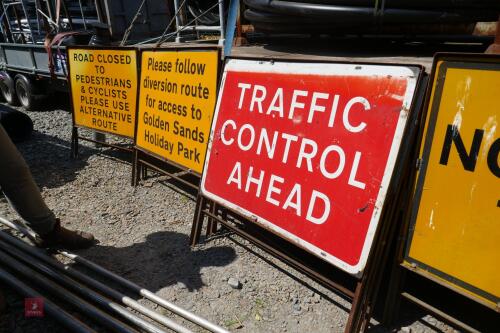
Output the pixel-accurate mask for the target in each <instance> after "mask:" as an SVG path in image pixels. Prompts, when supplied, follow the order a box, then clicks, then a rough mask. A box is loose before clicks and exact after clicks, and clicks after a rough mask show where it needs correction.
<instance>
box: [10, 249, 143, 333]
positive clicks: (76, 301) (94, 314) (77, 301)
mask: <svg viewBox="0 0 500 333" xmlns="http://www.w3.org/2000/svg"><path fill="white" fill-rule="evenodd" d="M0 262H2V263H3V264H5V265H7V266H9V267H10V268H11V269H12V270H14V271H16V272H17V273H19V274H21V275H23V276H24V277H25V278H28V279H31V280H32V281H34V282H35V283H36V284H37V285H39V286H40V287H42V288H43V289H46V290H47V291H49V292H50V293H52V294H54V295H56V296H57V297H58V298H60V299H62V300H63V301H65V302H68V303H70V304H72V305H74V306H76V307H77V308H79V309H80V310H81V311H82V313H83V314H85V315H86V316H88V317H89V318H94V319H95V320H96V321H98V322H100V323H101V324H102V325H103V326H106V327H107V328H109V329H111V330H113V331H115V332H120V333H136V332H137V331H136V330H134V329H132V328H130V327H129V326H128V325H125V324H123V323H120V322H119V321H117V320H116V319H114V318H113V317H111V316H110V315H108V314H106V313H104V312H103V311H101V310H99V309H97V308H96V307H94V306H93V305H91V304H90V303H88V302H86V301H84V300H83V299H81V298H79V297H78V296H75V295H74V294H72V293H70V292H69V291H68V290H66V289H64V288H62V287H61V286H59V285H57V284H55V283H54V282H52V281H50V280H48V279H47V278H45V277H44V276H42V275H41V274H39V273H37V272H35V271H33V270H32V269H29V268H28V267H26V266H25V265H23V264H21V263H19V262H18V261H16V260H14V259H12V258H11V257H10V256H8V255H6V254H5V253H3V252H0Z"/></svg>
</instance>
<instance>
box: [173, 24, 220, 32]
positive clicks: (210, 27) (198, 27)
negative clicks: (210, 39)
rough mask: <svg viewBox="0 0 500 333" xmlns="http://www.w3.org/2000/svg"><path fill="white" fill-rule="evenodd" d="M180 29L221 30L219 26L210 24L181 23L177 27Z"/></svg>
mask: <svg viewBox="0 0 500 333" xmlns="http://www.w3.org/2000/svg"><path fill="white" fill-rule="evenodd" d="M178 28H179V29H180V31H185V30H186V31H189V30H195V31H219V32H221V28H220V26H211V25H181V26H179V27H178Z"/></svg>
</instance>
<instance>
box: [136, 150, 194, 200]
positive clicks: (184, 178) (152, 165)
mask: <svg viewBox="0 0 500 333" xmlns="http://www.w3.org/2000/svg"><path fill="white" fill-rule="evenodd" d="M133 166H134V167H133V169H132V170H133V171H132V184H133V185H134V186H137V185H138V184H139V181H140V180H145V179H147V178H148V170H149V169H152V170H154V171H156V172H158V173H160V174H163V175H165V176H167V177H168V178H171V179H174V180H176V181H178V182H180V183H182V184H183V185H185V186H187V187H188V188H190V189H192V190H195V191H198V188H199V185H200V175H199V174H197V173H196V172H194V171H193V170H190V169H187V168H185V167H182V166H180V165H177V164H175V163H172V162H171V161H167V160H165V159H162V158H159V157H156V156H151V155H150V153H145V152H143V151H142V150H140V149H135V151H134V161H133Z"/></svg>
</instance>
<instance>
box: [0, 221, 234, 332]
mask: <svg viewBox="0 0 500 333" xmlns="http://www.w3.org/2000/svg"><path fill="white" fill-rule="evenodd" d="M0 222H1V223H3V224H4V225H6V226H8V227H10V228H12V229H15V230H17V231H19V232H21V233H23V234H27V235H30V237H34V236H35V234H34V233H33V232H32V231H30V230H28V229H26V228H24V227H22V226H18V225H16V224H14V223H12V222H10V221H8V220H6V219H4V218H2V217H0ZM0 238H1V239H3V240H5V241H7V242H9V243H10V244H12V245H14V246H17V247H19V248H21V249H23V250H26V251H27V252H29V253H30V254H31V253H33V255H35V254H34V253H38V251H37V250H36V249H35V248H33V247H31V246H29V245H28V244H26V243H24V242H22V241H20V240H18V239H16V238H14V237H10V236H7V235H6V234H5V233H3V232H0ZM58 252H59V253H60V254H62V255H63V256H65V257H67V258H69V259H71V260H73V261H75V262H77V263H79V264H81V265H83V266H86V267H87V268H90V269H92V270H93V271H95V272H97V273H100V274H102V275H103V276H105V277H106V278H108V279H110V280H113V281H115V282H117V283H119V284H121V285H122V286H124V287H126V288H129V289H130V290H132V291H134V292H136V293H137V294H139V295H141V296H143V297H144V298H146V299H148V300H150V301H152V302H154V303H156V304H158V305H160V306H162V307H164V308H165V309H167V310H169V311H171V312H173V313H175V314H177V315H179V316H181V317H183V318H185V319H187V320H189V321H191V322H193V323H195V324H197V325H199V326H201V327H203V328H205V329H207V330H209V331H210V332H214V333H229V331H227V330H225V329H224V328H222V327H220V326H218V325H216V324H213V323H211V322H210V321H208V320H206V319H204V318H202V317H200V316H198V315H196V314H194V313H192V312H189V311H187V310H185V309H183V308H181V307H179V306H177V305H175V304H174V303H171V302H169V301H167V300H165V299H164V298H161V297H159V296H158V295H156V294H154V293H153V292H151V291H149V290H147V289H145V288H142V287H141V286H139V285H137V284H135V283H134V282H132V281H129V280H127V279H125V278H123V277H121V276H119V275H117V274H115V273H113V272H110V271H108V270H107V269H105V268H104V267H102V266H99V265H97V264H96V263H93V262H91V261H89V260H87V259H85V258H83V257H80V256H78V255H76V254H73V253H70V252H67V251H58ZM36 256H38V255H36ZM42 256H43V255H42ZM58 263H59V262H58ZM59 264H60V263H59ZM65 271H66V269H65ZM72 271H75V270H74V269H72ZM76 272H78V271H76Z"/></svg>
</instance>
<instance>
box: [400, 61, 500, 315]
mask: <svg viewBox="0 0 500 333" xmlns="http://www.w3.org/2000/svg"><path fill="white" fill-rule="evenodd" d="M464 59H466V60H472V61H475V63H469V64H467V63H452V62H454V61H457V62H459V61H460V60H464ZM494 59H497V60H499V59H500V56H484V57H483V56H481V57H466V58H464V57H463V56H459V55H457V56H452V55H437V56H436V60H435V61H436V66H437V63H438V62H439V61H446V62H445V63H443V64H441V65H440V67H439V73H435V72H434V73H433V75H432V78H431V80H432V81H431V82H434V78H435V77H436V76H438V77H437V82H436V86H435V90H434V93H433V94H432V96H430V98H431V97H432V98H433V100H432V106H430V105H428V104H429V102H430V99H429V100H428V101H427V103H426V105H425V106H424V107H426V108H429V107H430V109H429V114H428V117H429V121H428V127H427V131H426V133H425V137H423V138H422V139H423V140H424V141H423V142H422V145H423V151H422V155H421V157H420V158H422V159H425V160H428V158H429V155H430V151H431V148H432V146H433V137H434V130H435V126H436V121H437V115H438V113H439V103H440V101H441V94H442V91H443V88H444V81H443V80H441V78H442V77H444V75H446V71H447V70H448V68H460V69H494V70H497V71H500V62H493V60H494ZM485 60H486V61H485ZM436 69H437V68H434V71H436ZM427 168H428V163H423V164H422V169H421V170H420V171H419V174H418V179H417V183H416V191H415V196H414V198H413V203H412V209H411V211H412V213H411V216H410V227H409V233H408V238H407V239H408V240H407V243H406V247H405V260H407V261H408V262H409V263H410V264H411V265H412V266H413V265H414V268H413V270H414V271H415V272H418V273H419V274H422V275H425V276H427V277H429V278H432V279H433V280H437V281H439V280H438V279H436V278H435V276H437V277H439V278H442V279H444V280H446V281H448V282H451V283H453V284H456V285H458V286H460V287H461V288H464V289H466V290H468V291H470V292H473V293H475V294H478V295H481V296H482V297H484V298H486V299H489V300H491V301H492V302H494V303H500V298H499V297H495V296H494V295H491V294H489V293H487V292H485V291H483V290H481V289H479V288H476V287H474V286H472V285H469V284H467V283H466V282H464V281H461V280H459V279H457V278H455V277H453V276H450V275H448V274H446V273H444V272H442V271H439V270H438V269H435V268H433V267H431V266H429V265H426V264H424V263H422V262H420V261H418V260H416V259H414V258H411V257H410V248H411V244H412V240H413V233H414V230H415V224H416V222H417V221H416V220H417V214H418V211H419V206H420V200H421V198H422V190H423V185H424V180H425V177H426V174H427ZM428 272H430V273H432V274H433V275H434V276H429V273H428ZM450 287H451V286H450ZM457 290H458V288H457ZM465 295H469V294H465ZM471 297H472V296H471ZM474 299H475V300H476V301H478V302H480V303H483V302H481V300H480V299H477V298H474ZM484 304H485V305H487V304H486V303H484ZM496 310H497V311H500V308H498V307H497V308H496Z"/></svg>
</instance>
